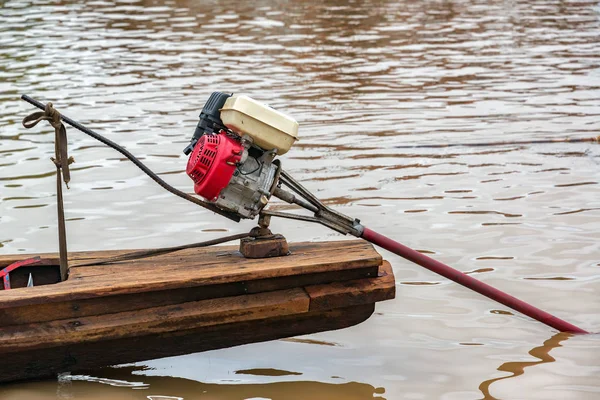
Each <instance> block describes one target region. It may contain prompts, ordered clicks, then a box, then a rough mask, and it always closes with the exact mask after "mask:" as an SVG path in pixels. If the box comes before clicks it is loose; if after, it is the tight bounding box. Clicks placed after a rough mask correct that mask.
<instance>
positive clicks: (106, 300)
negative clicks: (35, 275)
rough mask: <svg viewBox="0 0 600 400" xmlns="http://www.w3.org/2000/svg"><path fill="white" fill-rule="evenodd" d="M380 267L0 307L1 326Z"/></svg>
mask: <svg viewBox="0 0 600 400" xmlns="http://www.w3.org/2000/svg"><path fill="white" fill-rule="evenodd" d="M377 269H378V267H366V268H356V269H350V270H345V271H330V272H319V273H310V274H303V275H294V276H287V277H281V278H269V279H257V280H253V281H247V282H233V283H225V284H221V285H210V286H202V287H189V288H179V289H170V290H161V291H154V292H143V293H133V294H125V295H115V296H105V297H95V298H90V299H82V300H77V299H75V300H64V301H61V302H58V303H44V304H33V305H27V306H21V307H12V308H5V309H0V326H10V325H17V324H28V323H33V322H44V321H53V320H61V319H69V318H81V317H84V316H88V315H102V314H109V313H117V312H122V311H131V310H140V309H145V308H151V307H159V306H166V305H170V304H179V303H186V302H192V301H200V300H206V299H211V298H218V297H229V296H239V295H243V294H251V293H261V292H267V291H275V290H283V289H291V288H296V287H304V286H307V285H315V284H320V283H331V282H336V281H347V280H353V279H359V278H366V277H372V276H376V275H377Z"/></svg>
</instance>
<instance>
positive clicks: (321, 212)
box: [261, 170, 363, 237]
mask: <svg viewBox="0 0 600 400" xmlns="http://www.w3.org/2000/svg"><path fill="white" fill-rule="evenodd" d="M282 185H285V186H287V187H288V188H289V189H291V190H292V191H293V192H294V193H290V192H288V191H286V190H284V189H282V187H281V186H282ZM273 196H275V197H277V198H278V199H281V200H283V201H285V202H287V203H290V204H296V205H299V206H300V207H302V208H305V209H307V210H310V211H312V212H313V213H314V217H310V216H306V215H299V214H291V213H285V212H278V211H270V210H263V211H261V214H262V215H265V216H271V217H280V218H288V219H295V220H300V221H307V222H315V223H319V224H321V225H325V226H327V227H328V228H331V229H333V230H335V231H337V232H339V233H342V234H344V235H347V234H350V235H353V236H356V237H361V235H362V233H363V226H362V225H361V224H360V221H359V220H358V219H355V218H351V217H349V216H347V215H344V214H342V213H339V212H337V211H335V210H333V209H331V208H329V207H327V206H326V205H325V204H323V203H322V202H321V201H320V200H319V199H318V198H317V197H316V196H315V195H313V194H312V193H311V192H309V191H308V190H307V189H306V188H305V187H304V186H302V185H301V184H300V183H299V182H298V181H297V180H295V179H294V178H292V176H291V175H290V174H288V173H287V172H286V171H283V170H282V171H281V176H280V178H279V183H278V187H277V188H276V189H275V191H274V192H273Z"/></svg>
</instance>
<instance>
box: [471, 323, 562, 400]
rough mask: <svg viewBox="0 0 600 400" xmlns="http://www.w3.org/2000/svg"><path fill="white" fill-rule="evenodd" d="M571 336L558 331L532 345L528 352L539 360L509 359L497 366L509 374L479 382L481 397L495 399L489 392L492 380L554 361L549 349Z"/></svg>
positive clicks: (488, 399) (515, 374)
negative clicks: (539, 342)
mask: <svg viewBox="0 0 600 400" xmlns="http://www.w3.org/2000/svg"><path fill="white" fill-rule="evenodd" d="M571 336H573V335H571V334H569V333H565V332H559V333H557V334H555V335H553V336H552V337H551V338H550V339H548V340H546V341H545V342H544V344H542V345H541V346H538V347H534V348H533V349H531V350H530V351H529V354H531V355H532V356H533V357H535V358H537V359H539V361H510V362H505V363H504V364H502V365H501V366H499V367H498V371H501V372H508V373H510V375H508V376H501V377H499V378H493V379H488V380H486V381H483V382H481V385H479V390H481V393H483V396H484V397H483V398H484V399H485V400H496V397H494V396H492V395H491V394H490V387H491V386H492V384H493V383H494V382H498V381H501V380H504V379H511V378H515V377H517V376H520V375H523V374H524V373H525V368H528V367H533V366H536V365H539V364H545V363H551V362H554V361H556V360H555V359H554V357H552V356H551V355H550V351H552V350H553V349H556V348H557V347H561V342H564V341H565V340H567V339H569V338H570V337H571Z"/></svg>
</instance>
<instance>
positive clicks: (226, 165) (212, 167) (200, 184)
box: [185, 131, 244, 201]
mask: <svg viewBox="0 0 600 400" xmlns="http://www.w3.org/2000/svg"><path fill="white" fill-rule="evenodd" d="M243 150H244V148H243V146H242V145H241V144H240V143H239V142H238V141H236V140H235V139H232V138H230V137H229V136H227V135H226V134H225V133H224V132H223V131H221V132H219V133H218V134H217V135H210V134H206V135H203V136H201V137H200V140H198V143H196V146H195V147H194V150H193V151H192V154H191V155H190V158H189V159H188V163H187V168H186V170H185V172H187V174H188V175H189V176H190V178H192V180H193V181H194V192H196V193H197V194H199V195H200V196H202V197H204V198H205V199H207V200H210V201H215V200H217V197H218V196H219V193H221V190H223V189H225V187H226V186H227V185H228V184H229V181H230V180H231V177H232V176H233V173H234V172H235V168H236V163H238V162H239V161H240V160H241V158H242V152H243Z"/></svg>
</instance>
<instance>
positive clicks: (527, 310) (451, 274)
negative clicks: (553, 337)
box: [361, 228, 589, 333]
mask: <svg viewBox="0 0 600 400" xmlns="http://www.w3.org/2000/svg"><path fill="white" fill-rule="evenodd" d="M361 237H362V238H363V239H365V240H366V241H368V242H371V243H373V244H375V245H377V246H379V247H382V248H384V249H386V250H388V251H391V252H392V253H394V254H397V255H399V256H400V257H402V258H405V259H407V260H409V261H412V262H414V263H415V264H419V265H420V266H422V267H424V268H427V269H428V270H430V271H433V272H435V273H436V274H439V275H442V276H443V277H446V278H448V279H451V280H453V281H454V282H456V283H458V284H461V285H463V286H465V287H467V288H469V289H471V290H474V291H476V292H477V293H480V294H482V295H484V296H486V297H489V298H490V299H492V300H495V301H497V302H499V303H501V304H504V305H505V306H507V307H510V308H512V309H513V310H516V311H518V312H520V313H523V314H525V315H527V316H529V317H531V318H533V319H535V320H537V321H539V322H541V323H543V324H546V325H548V326H551V327H552V328H555V329H558V330H559V331H561V332H571V333H589V332H587V331H585V330H583V329H581V328H579V327H577V326H575V325H573V324H570V323H568V322H567V321H563V320H562V319H560V318H557V317H555V316H554V315H552V314H549V313H547V312H545V311H543V310H540V309H539V308H537V307H534V306H532V305H531V304H528V303H526V302H524V301H522V300H519V299H517V298H516V297H513V296H511V295H509V294H507V293H504V292H503V291H501V290H498V289H496V288H494V287H492V286H490V285H488V284H487V283H483V282H481V281H479V280H477V279H475V278H473V277H471V276H469V275H467V274H464V273H462V272H460V271H458V270H456V269H454V268H452V267H449V266H448V265H446V264H443V263H441V262H439V261H437V260H434V259H433V258H430V257H427V256H426V255H424V254H421V253H419V252H418V251H416V250H413V249H411V248H409V247H406V246H404V245H403V244H401V243H398V242H396V241H394V240H392V239H390V238H388V237H386V236H383V235H381V234H379V233H377V232H375V231H372V230H371V229H369V228H364V231H363V233H362V236H361Z"/></svg>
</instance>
